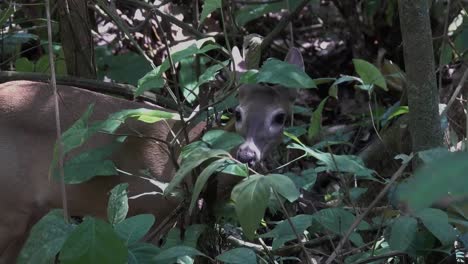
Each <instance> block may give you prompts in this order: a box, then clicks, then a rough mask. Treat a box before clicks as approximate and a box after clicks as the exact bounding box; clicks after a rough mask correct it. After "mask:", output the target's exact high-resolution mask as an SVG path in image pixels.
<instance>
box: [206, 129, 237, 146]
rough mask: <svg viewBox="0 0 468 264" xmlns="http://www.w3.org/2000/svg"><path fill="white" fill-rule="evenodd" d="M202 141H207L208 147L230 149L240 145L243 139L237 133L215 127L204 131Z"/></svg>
mask: <svg viewBox="0 0 468 264" xmlns="http://www.w3.org/2000/svg"><path fill="white" fill-rule="evenodd" d="M202 141H203V142H206V143H208V145H209V146H210V148H213V149H223V150H225V151H231V149H233V148H234V147H236V146H238V145H240V144H241V143H242V142H243V141H244V139H243V138H242V137H241V136H240V135H239V134H237V133H233V132H228V131H225V130H221V129H215V130H210V131H208V132H207V133H205V135H203V137H202Z"/></svg>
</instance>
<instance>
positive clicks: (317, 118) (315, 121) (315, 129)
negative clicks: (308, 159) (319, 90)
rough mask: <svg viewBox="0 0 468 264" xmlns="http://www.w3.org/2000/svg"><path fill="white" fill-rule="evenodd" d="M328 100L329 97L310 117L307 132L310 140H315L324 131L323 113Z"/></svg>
mask: <svg viewBox="0 0 468 264" xmlns="http://www.w3.org/2000/svg"><path fill="white" fill-rule="evenodd" d="M327 99H328V97H325V99H323V100H322V102H320V104H319V105H318V106H317V108H316V109H315V110H314V112H313V113H312V116H311V117H310V124H309V129H308V130H307V136H308V138H309V139H314V138H315V137H317V136H318V135H319V134H320V131H321V130H322V112H323V107H324V106H325V103H326V102H327Z"/></svg>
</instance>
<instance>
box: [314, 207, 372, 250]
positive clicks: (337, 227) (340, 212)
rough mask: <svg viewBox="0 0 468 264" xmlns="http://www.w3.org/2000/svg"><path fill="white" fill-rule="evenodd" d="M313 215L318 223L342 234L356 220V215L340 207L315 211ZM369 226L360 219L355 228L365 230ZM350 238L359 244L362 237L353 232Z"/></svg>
mask: <svg viewBox="0 0 468 264" xmlns="http://www.w3.org/2000/svg"><path fill="white" fill-rule="evenodd" d="M314 217H315V220H316V222H317V223H318V224H320V225H321V226H323V227H324V228H326V229H328V230H329V231H331V232H333V233H335V234H337V235H344V234H345V233H346V232H347V231H348V229H349V228H350V227H351V225H352V224H353V223H354V221H355V220H356V217H355V216H354V215H353V214H352V213H350V212H348V211H346V210H344V209H342V208H328V209H323V210H320V211H319V212H317V213H315V214H314ZM369 227H370V226H369V224H368V223H367V222H364V221H362V222H361V223H360V224H359V226H358V227H357V229H358V230H366V229H368V228H369ZM350 240H351V242H353V243H354V244H355V245H357V246H361V242H362V238H361V237H360V236H359V234H357V233H354V234H353V235H352V236H350Z"/></svg>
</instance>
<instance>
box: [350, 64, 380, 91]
mask: <svg viewBox="0 0 468 264" xmlns="http://www.w3.org/2000/svg"><path fill="white" fill-rule="evenodd" d="M353 64H354V68H355V69H356V72H357V74H358V75H359V77H361V79H362V82H363V83H364V84H365V85H377V86H379V87H380V88H382V89H384V90H385V91H388V89H387V83H386V82H385V78H384V77H383V75H382V73H380V71H379V69H377V67H375V66H374V65H372V64H371V63H369V62H367V61H365V60H361V59H353Z"/></svg>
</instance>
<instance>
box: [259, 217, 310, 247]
mask: <svg viewBox="0 0 468 264" xmlns="http://www.w3.org/2000/svg"><path fill="white" fill-rule="evenodd" d="M313 219H314V216H312V215H296V216H293V217H291V218H290V220H291V222H292V224H293V225H294V228H295V229H296V231H297V233H298V234H299V235H300V234H303V233H304V231H305V230H306V229H307V228H308V227H309V226H311V225H312V223H313ZM261 237H271V238H274V240H273V245H272V246H273V249H277V248H280V247H282V246H283V245H284V243H286V242H288V241H290V240H293V239H297V236H296V233H295V232H294V231H293V230H292V228H291V224H290V223H289V221H288V220H283V221H281V222H279V223H278V224H277V225H276V226H275V228H274V229H273V230H271V231H270V232H268V233H266V234H263V235H261Z"/></svg>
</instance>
